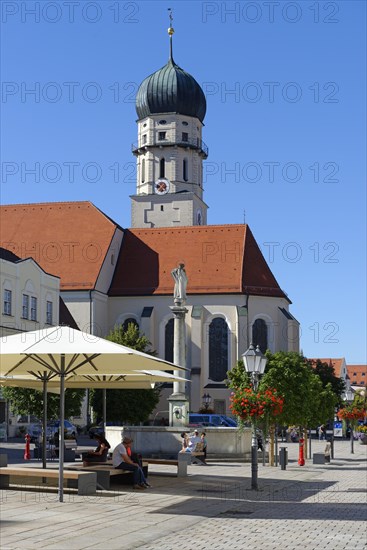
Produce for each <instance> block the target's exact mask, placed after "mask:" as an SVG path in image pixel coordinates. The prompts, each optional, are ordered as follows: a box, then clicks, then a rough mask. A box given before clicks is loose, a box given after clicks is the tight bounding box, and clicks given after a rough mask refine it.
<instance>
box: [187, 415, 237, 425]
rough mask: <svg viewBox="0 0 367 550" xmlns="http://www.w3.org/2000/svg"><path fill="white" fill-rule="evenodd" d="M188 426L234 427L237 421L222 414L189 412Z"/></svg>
mask: <svg viewBox="0 0 367 550" xmlns="http://www.w3.org/2000/svg"><path fill="white" fill-rule="evenodd" d="M189 424H190V426H213V427H214V426H216V427H226V428H236V427H237V421H236V420H235V419H234V418H230V417H229V416H225V415H223V414H195V413H190V414H189Z"/></svg>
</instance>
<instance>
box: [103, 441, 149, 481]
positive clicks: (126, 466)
mask: <svg viewBox="0 0 367 550" xmlns="http://www.w3.org/2000/svg"><path fill="white" fill-rule="evenodd" d="M132 442H133V440H132V439H130V437H124V438H123V439H122V443H119V444H118V445H117V447H115V449H114V451H113V454H112V464H113V466H114V468H117V469H120V470H127V471H128V472H132V474H133V479H134V485H133V487H134V489H140V490H141V489H146V488H147V487H150V485H149V483H148V482H147V480H146V479H145V476H144V472H143V470H142V469H141V467H140V466H139V465H138V464H135V462H133V461H132V460H131V458H130V457H129V453H128V448H129V447H130V446H131V444H132Z"/></svg>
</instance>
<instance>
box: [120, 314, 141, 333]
mask: <svg viewBox="0 0 367 550" xmlns="http://www.w3.org/2000/svg"><path fill="white" fill-rule="evenodd" d="M129 325H134V326H135V327H137V328H139V324H138V323H137V321H136V319H134V318H133V317H128V318H127V319H125V321H124V322H123V323H122V328H123V330H124V331H126V330H127V329H128V326H129Z"/></svg>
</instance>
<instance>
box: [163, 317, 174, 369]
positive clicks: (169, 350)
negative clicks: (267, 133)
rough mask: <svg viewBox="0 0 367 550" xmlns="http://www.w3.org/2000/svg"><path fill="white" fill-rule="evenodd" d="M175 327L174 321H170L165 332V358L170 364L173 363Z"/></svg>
mask: <svg viewBox="0 0 367 550" xmlns="http://www.w3.org/2000/svg"><path fill="white" fill-rule="evenodd" d="M173 327H174V320H173V319H170V320H169V321H168V323H167V324H166V327H165V331H164V358H165V360H166V361H169V362H170V363H173Z"/></svg>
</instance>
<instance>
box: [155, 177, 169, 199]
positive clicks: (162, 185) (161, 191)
mask: <svg viewBox="0 0 367 550" xmlns="http://www.w3.org/2000/svg"><path fill="white" fill-rule="evenodd" d="M169 187H170V182H169V180H168V179H167V178H159V180H157V181H156V182H155V184H154V191H155V192H156V193H157V195H165V194H166V193H168V191H169Z"/></svg>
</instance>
